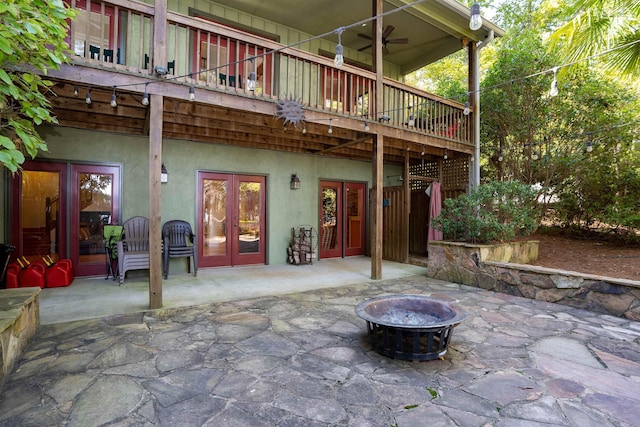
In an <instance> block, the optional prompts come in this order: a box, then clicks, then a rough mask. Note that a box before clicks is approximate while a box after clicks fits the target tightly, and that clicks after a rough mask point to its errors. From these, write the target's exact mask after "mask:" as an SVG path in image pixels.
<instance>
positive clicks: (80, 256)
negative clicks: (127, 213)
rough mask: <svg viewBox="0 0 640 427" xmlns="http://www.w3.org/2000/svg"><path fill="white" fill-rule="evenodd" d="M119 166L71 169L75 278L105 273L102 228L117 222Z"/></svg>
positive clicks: (72, 250)
mask: <svg viewBox="0 0 640 427" xmlns="http://www.w3.org/2000/svg"><path fill="white" fill-rule="evenodd" d="M119 189H120V167H118V166H96V165H72V166H71V221H70V222H71V259H72V261H73V265H74V268H75V271H76V275H78V276H97V275H102V274H106V270H107V268H106V256H107V255H106V249H105V241H104V226H105V225H109V224H119V223H120V191H119Z"/></svg>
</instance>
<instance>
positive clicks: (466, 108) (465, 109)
mask: <svg viewBox="0 0 640 427" xmlns="http://www.w3.org/2000/svg"><path fill="white" fill-rule="evenodd" d="M462 113H463V114H464V115H465V116H468V115H469V113H470V111H469V101H467V102H465V103H464V111H462Z"/></svg>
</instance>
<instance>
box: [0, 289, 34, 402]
mask: <svg viewBox="0 0 640 427" xmlns="http://www.w3.org/2000/svg"><path fill="white" fill-rule="evenodd" d="M39 293H40V288H16V289H2V290H0V391H2V387H3V386H4V383H5V381H6V380H7V378H8V377H9V375H10V374H11V371H12V370H13V367H14V366H15V364H16V363H17V362H18V360H19V359H20V357H21V356H22V352H23V350H24V348H25V347H26V346H27V344H28V343H29V341H30V340H31V338H32V337H33V335H34V334H35V333H36V329H37V328H38V325H39V324H40V300H39V296H38V294H39Z"/></svg>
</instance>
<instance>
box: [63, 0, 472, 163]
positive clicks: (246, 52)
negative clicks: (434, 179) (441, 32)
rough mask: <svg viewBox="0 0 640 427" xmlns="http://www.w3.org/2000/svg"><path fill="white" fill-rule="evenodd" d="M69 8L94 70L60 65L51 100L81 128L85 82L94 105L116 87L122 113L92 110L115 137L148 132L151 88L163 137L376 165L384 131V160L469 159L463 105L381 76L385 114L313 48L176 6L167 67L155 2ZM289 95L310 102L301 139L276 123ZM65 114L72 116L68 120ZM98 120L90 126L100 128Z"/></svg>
mask: <svg viewBox="0 0 640 427" xmlns="http://www.w3.org/2000/svg"><path fill="white" fill-rule="evenodd" d="M68 1H69V4H70V5H71V7H73V8H75V9H77V10H78V12H79V15H78V17H77V18H76V19H75V20H74V21H73V22H71V23H70V28H71V31H70V34H69V38H68V43H69V46H70V48H71V50H72V52H73V53H74V54H75V55H73V56H72V63H73V64H74V65H75V66H76V67H77V66H82V68H83V69H86V70H90V71H87V72H86V73H85V74H86V76H83V77H82V78H77V76H79V74H78V73H75V74H73V73H70V72H64V70H63V71H62V72H60V73H53V74H52V75H53V77H60V80H58V81H59V84H58V86H57V87H56V92H57V94H58V98H57V99H54V100H53V101H52V102H53V105H54V108H55V109H56V110H57V111H56V113H57V115H58V116H59V118H60V119H61V120H60V122H61V124H63V125H64V124H65V122H66V123H67V124H69V123H71V122H73V123H76V124H77V123H79V122H81V121H82V119H81V118H79V117H78V114H79V113H80V112H81V110H82V109H83V108H85V109H86V105H82V101H83V99H82V97H84V92H83V93H82V97H80V99H78V98H76V97H77V94H76V95H75V96H74V95H73V94H72V93H71V88H72V87H73V85H76V87H77V83H78V82H79V83H81V84H84V83H86V85H87V87H90V90H91V97H92V98H93V99H94V100H96V101H97V102H101V103H102V102H106V103H107V104H108V103H109V100H110V99H111V96H112V94H116V92H117V97H118V105H119V107H118V108H117V109H113V108H112V109H110V108H108V107H109V105H107V106H102V105H101V106H100V107H95V108H94V109H93V111H92V114H93V115H96V114H98V117H99V118H98V119H97V121H98V122H103V123H104V125H105V127H106V128H108V130H117V129H116V127H115V126H114V124H113V123H114V121H113V120H112V119H113V116H114V115H118V116H119V118H120V119H122V120H119V121H118V123H122V124H121V125H120V130H121V131H123V130H125V129H126V130H125V131H127V132H130V133H140V134H144V133H145V132H146V123H148V117H147V116H146V114H147V111H148V110H147V108H146V107H145V106H144V105H142V103H141V100H142V95H141V94H143V93H149V94H152V96H153V94H163V95H164V96H165V123H164V128H163V134H164V135H165V136H169V137H176V138H183V139H192V140H200V141H210V142H214V141H215V142H220V139H221V138H222V139H224V142H223V143H237V144H243V145H250V146H254V145H258V146H260V147H262V148H274V149H286V150H288V151H299V152H307V153H318V154H327V155H338V156H343V157H350V158H358V159H370V158H371V157H370V155H371V134H372V133H374V132H380V133H383V134H385V145H387V147H386V148H385V160H387V161H393V162H402V161H404V158H405V152H406V151H409V152H410V157H413V158H416V159H420V158H425V155H426V156H427V158H429V156H431V158H436V157H437V158H439V157H442V156H443V154H445V153H448V156H449V157H450V158H452V157H456V156H457V155H459V156H461V157H465V158H466V157H467V156H468V155H469V154H470V153H471V152H472V150H473V140H472V127H471V126H472V123H473V113H471V114H470V115H464V114H463V109H464V106H463V105H462V104H460V103H457V102H453V101H451V100H447V99H444V98H441V97H438V96H435V95H432V94H429V93H426V92H423V91H420V90H418V89H415V88H411V87H409V86H407V85H404V84H402V83H399V82H396V81H393V80H391V79H387V78H385V79H384V82H383V93H382V94H381V96H382V99H383V105H384V109H383V111H376V110H375V105H376V103H375V99H376V96H377V94H376V93H375V92H376V75H375V73H372V72H371V71H367V70H365V69H363V68H359V67H355V66H350V65H343V66H342V67H339V68H338V67H336V66H335V65H334V63H333V60H332V59H331V58H325V57H322V56H319V55H314V54H311V53H309V52H308V51H305V50H304V47H305V45H304V43H301V44H300V45H298V46H286V45H283V44H280V43H277V42H275V41H273V40H270V39H268V38H266V37H262V36H257V35H253V34H250V33H248V32H245V31H240V30H237V29H234V28H230V27H227V26H225V25H221V24H217V23H215V22H212V21H209V20H207V19H204V18H199V17H191V16H185V15H183V14H179V13H176V12H172V11H169V12H168V14H167V30H166V31H167V46H166V58H167V61H166V63H158V61H156V60H155V58H154V57H153V40H154V34H153V29H154V12H155V11H154V8H153V6H149V5H146V4H143V3H138V2H134V1H125V0H111V1H110V2H98V1H90V0H68ZM80 73H82V71H81V72H80ZM165 73H166V74H165ZM74 76H76V77H74ZM74 81H75V82H76V83H74ZM254 85H255V87H254ZM190 88H193V89H194V91H195V92H196V94H197V97H196V104H197V105H196V106H190V107H188V108H187V107H184V105H190V104H188V103H187V104H184V103H182V100H188V99H189V98H188V94H189V91H190V90H191V89H190ZM76 92H77V91H76ZM74 98H75V99H74ZM286 99H291V100H295V101H297V102H299V103H300V104H302V106H303V108H304V114H305V125H304V131H305V132H304V133H302V132H299V133H297V134H295V135H294V134H293V133H292V132H286V131H285V130H284V129H283V123H282V120H277V119H275V118H274V117H273V116H274V114H273V113H274V112H275V104H276V103H278V102H279V101H281V100H286ZM187 110H188V111H187ZM233 110H237V111H236V112H233V113H230V112H229V111H233ZM69 111H72V112H73V114H65V112H69ZM168 111H171V112H173V114H169V113H168ZM261 113H262V116H261V115H260V114H261ZM103 115H104V117H103ZM178 116H179V118H176V117H178ZM100 117H101V118H100ZM214 117H217V118H219V119H221V121H220V122H219V123H218V128H217V131H216V132H212V131H211V128H210V126H211V125H210V124H207V120H206V118H214ZM222 119H225V120H222ZM95 122H96V120H94V121H93V125H94V128H100V127H99V126H96V125H95ZM328 127H331V128H332V130H333V132H332V133H331V134H328V132H327V129H328ZM186 128H188V131H187V130H186ZM369 129H370V130H369ZM298 130H302V129H298ZM234 132H240V133H241V134H244V136H238V135H236V136H234ZM249 134H250V135H249Z"/></svg>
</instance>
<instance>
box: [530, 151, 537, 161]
mask: <svg viewBox="0 0 640 427" xmlns="http://www.w3.org/2000/svg"><path fill="white" fill-rule="evenodd" d="M531 159H532V160H538V150H533V154H532V155H531Z"/></svg>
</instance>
